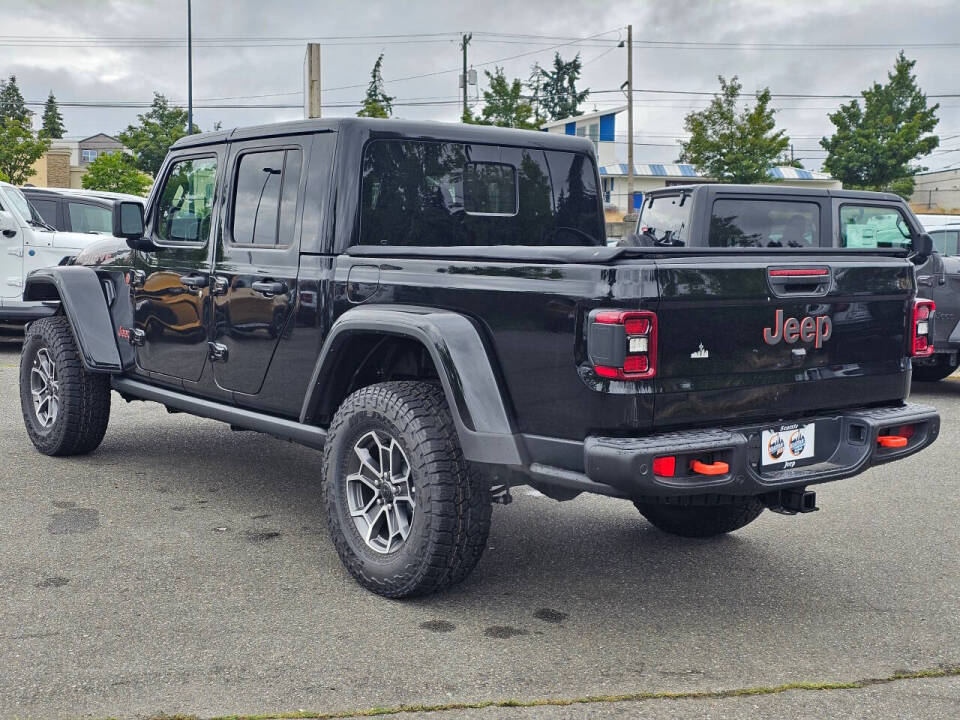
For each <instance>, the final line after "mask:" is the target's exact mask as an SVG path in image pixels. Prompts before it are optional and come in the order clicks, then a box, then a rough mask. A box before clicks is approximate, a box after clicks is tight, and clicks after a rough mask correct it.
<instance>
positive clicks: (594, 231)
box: [546, 151, 606, 245]
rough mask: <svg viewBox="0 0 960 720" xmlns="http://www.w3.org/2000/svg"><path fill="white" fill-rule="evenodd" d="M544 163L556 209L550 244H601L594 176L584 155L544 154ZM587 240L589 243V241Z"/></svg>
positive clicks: (598, 200) (602, 230)
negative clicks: (555, 222) (552, 236)
mask: <svg viewBox="0 0 960 720" xmlns="http://www.w3.org/2000/svg"><path fill="white" fill-rule="evenodd" d="M546 156H547V164H548V165H549V166H550V179H551V181H552V183H553V199H554V204H555V206H556V208H557V231H556V236H555V238H554V242H553V243H552V244H554V245H602V244H604V242H605V239H604V238H605V235H606V230H605V229H604V225H603V216H602V215H601V214H600V211H599V210H598V208H599V207H600V197H599V190H598V189H597V176H596V173H595V171H594V168H593V163H592V162H591V161H590V160H589V159H588V158H587V156H586V155H579V154H576V153H568V152H557V151H548V152H547V153H546ZM591 240H592V241H593V242H591Z"/></svg>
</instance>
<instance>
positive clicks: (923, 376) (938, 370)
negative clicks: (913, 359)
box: [913, 356, 960, 382]
mask: <svg viewBox="0 0 960 720" xmlns="http://www.w3.org/2000/svg"><path fill="white" fill-rule="evenodd" d="M946 357H949V356H946ZM946 357H940V358H937V361H936V362H935V363H932V364H930V365H919V364H917V363H914V364H913V379H914V380H916V381H918V382H938V381H940V380H943V379H944V378H947V377H950V376H951V375H953V373H954V372H956V370H957V368H958V367H960V364H956V365H955V364H952V363H950V362H947V361H946Z"/></svg>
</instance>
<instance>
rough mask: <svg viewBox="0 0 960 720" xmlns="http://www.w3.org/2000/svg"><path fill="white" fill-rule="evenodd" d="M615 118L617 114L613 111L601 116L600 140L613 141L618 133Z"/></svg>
mask: <svg viewBox="0 0 960 720" xmlns="http://www.w3.org/2000/svg"><path fill="white" fill-rule="evenodd" d="M615 118H616V115H615V114H613V113H610V114H609V115H601V116H600V142H613V138H614V135H615V134H616V121H615Z"/></svg>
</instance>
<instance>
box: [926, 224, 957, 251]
mask: <svg viewBox="0 0 960 720" xmlns="http://www.w3.org/2000/svg"><path fill="white" fill-rule="evenodd" d="M930 237H931V238H933V246H934V247H935V248H936V249H937V252H939V253H940V254H941V255H944V256H946V257H952V256H954V255H957V254H960V230H934V231H933V232H931V233H930Z"/></svg>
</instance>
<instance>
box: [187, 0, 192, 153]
mask: <svg viewBox="0 0 960 720" xmlns="http://www.w3.org/2000/svg"><path fill="white" fill-rule="evenodd" d="M190 10H191V8H190V0H187V135H191V134H193V25H192V23H193V18H192V17H191V15H192V13H191V11H190Z"/></svg>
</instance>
